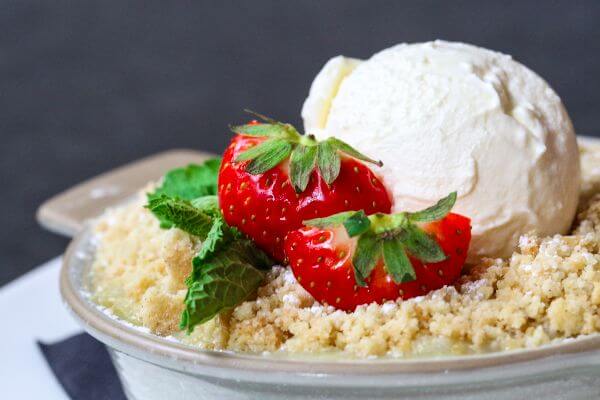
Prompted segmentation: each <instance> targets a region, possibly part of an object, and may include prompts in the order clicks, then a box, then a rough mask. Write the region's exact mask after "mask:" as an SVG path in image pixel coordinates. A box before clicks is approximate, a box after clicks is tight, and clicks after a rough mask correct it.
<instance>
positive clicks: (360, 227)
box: [343, 210, 371, 237]
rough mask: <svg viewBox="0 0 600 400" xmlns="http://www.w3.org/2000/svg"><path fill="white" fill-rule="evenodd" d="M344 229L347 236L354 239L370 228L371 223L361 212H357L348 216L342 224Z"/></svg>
mask: <svg viewBox="0 0 600 400" xmlns="http://www.w3.org/2000/svg"><path fill="white" fill-rule="evenodd" d="M343 224H344V228H346V232H348V236H350V237H355V236H358V235H362V234H363V233H365V232H366V231H367V230H369V228H370V227H371V221H370V220H369V218H368V217H367V215H366V214H365V212H364V211H363V210H360V211H357V212H355V213H354V214H352V215H350V217H349V218H347V219H346V220H345V221H344V222H343Z"/></svg>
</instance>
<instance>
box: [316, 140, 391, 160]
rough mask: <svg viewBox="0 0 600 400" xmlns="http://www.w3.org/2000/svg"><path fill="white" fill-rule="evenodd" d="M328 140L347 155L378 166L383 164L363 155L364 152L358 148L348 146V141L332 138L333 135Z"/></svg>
mask: <svg viewBox="0 0 600 400" xmlns="http://www.w3.org/2000/svg"><path fill="white" fill-rule="evenodd" d="M327 141H328V142H330V143H331V145H332V146H333V147H334V148H335V149H337V150H339V151H341V152H342V153H346V154H348V155H349V156H352V157H354V158H357V159H359V160H361V161H365V162H368V163H371V164H375V165H379V166H380V167H381V166H382V165H383V163H382V162H381V161H377V160H374V159H372V158H370V157H367V156H365V155H364V154H362V153H361V152H359V151H358V150H356V149H355V148H354V147H352V146H350V145H349V144H348V143H346V142H343V141H341V140H340V139H337V138H334V137H330V138H329V139H327Z"/></svg>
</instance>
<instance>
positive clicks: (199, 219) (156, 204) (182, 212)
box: [147, 194, 212, 240]
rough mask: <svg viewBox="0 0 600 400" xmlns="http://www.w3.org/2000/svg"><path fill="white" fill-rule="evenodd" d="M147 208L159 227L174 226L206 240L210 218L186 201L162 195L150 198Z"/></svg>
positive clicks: (210, 222) (210, 223)
mask: <svg viewBox="0 0 600 400" xmlns="http://www.w3.org/2000/svg"><path fill="white" fill-rule="evenodd" d="M147 207H148V208H149V209H150V211H152V213H154V215H156V216H157V217H158V219H159V220H160V221H161V226H163V227H173V226H175V227H177V228H179V229H181V230H183V231H185V232H188V233H189V234H191V235H194V236H198V237H199V238H200V239H202V240H203V239H204V238H206V235H207V234H208V232H209V231H210V228H211V226H212V219H211V217H210V216H208V215H207V214H205V213H204V212H202V211H201V210H200V209H198V208H196V207H194V206H193V205H192V204H191V203H190V202H189V201H187V200H179V199H174V198H171V197H168V196H166V195H164V194H163V195H160V197H152V198H151V199H150V200H149V202H148V206H147Z"/></svg>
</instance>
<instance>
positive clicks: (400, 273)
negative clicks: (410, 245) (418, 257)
mask: <svg viewBox="0 0 600 400" xmlns="http://www.w3.org/2000/svg"><path fill="white" fill-rule="evenodd" d="M383 260H384V262H385V267H386V268H387V271H388V273H389V274H390V275H391V277H392V279H393V280H394V282H396V283H405V282H410V281H414V280H415V279H417V275H416V274H415V270H414V269H413V266H412V264H411V262H410V260H409V258H408V256H407V255H406V252H405V250H404V245H403V244H402V242H401V241H400V240H399V239H398V238H393V239H390V240H384V241H383Z"/></svg>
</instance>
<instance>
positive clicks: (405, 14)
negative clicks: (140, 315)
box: [0, 0, 600, 284]
mask: <svg viewBox="0 0 600 400" xmlns="http://www.w3.org/2000/svg"><path fill="white" fill-rule="evenodd" d="M598 21H600V2H599V1H501V2H500V1H498V2H488V1H481V0H479V1H372V0H371V1H351V2H350V1H332V0H329V1H323V0H321V1H257V0H254V1H238V2H229V1H220V2H217V1H194V2H187V1H177V2H165V1H160V2H158V1H157V2H154V1H144V2H141V1H140V2H129V1H123V0H113V1H72V2H69V1H46V2H36V1H27V0H18V1H6V0H5V1H2V2H1V3H0V138H1V140H0V193H2V196H1V199H2V205H1V207H0V221H1V223H2V228H1V229H0V284H2V283H5V282H7V281H9V280H10V279H12V278H15V277H17V276H19V275H20V274H22V273H24V272H25V271H27V270H28V269H30V268H31V267H33V266H35V265H36V264H39V263H41V262H43V261H45V260H47V259H48V258H50V257H53V256H55V255H58V254H59V253H60V252H61V251H62V250H63V249H64V247H65V245H66V243H67V240H66V239H64V238H61V237H58V236H55V235H53V234H50V233H47V232H44V231H42V230H41V229H40V228H39V227H38V226H37V225H36V223H35V220H34V212H35V209H36V207H37V206H38V205H39V204H40V203H41V202H42V201H43V200H44V199H46V198H48V197H49V196H51V195H53V194H55V193H57V192H59V191H62V190H63V189H66V188H68V187H70V186H72V185H73V184H76V183H78V182H80V181H82V180H84V179H86V178H89V177H92V176H94V175H96V174H98V173H101V172H103V171H106V170H108V169H111V168H113V167H115V166H118V165H120V164H123V163H126V162H128V161H131V160H135V159H137V158H140V157H142V156H145V155H148V154H151V153H155V152H158V151H161V150H165V149H168V148H175V147H189V148H198V149H204V150H210V151H215V152H217V151H220V149H221V148H223V146H224V145H225V143H226V142H227V141H228V139H229V137H230V135H229V133H228V131H227V129H226V127H227V124H228V123H230V122H240V121H243V119H244V118H245V117H244V115H243V113H242V112H241V110H242V109H243V108H244V107H248V108H252V109H255V110H257V111H261V112H264V113H268V114H270V115H272V116H275V117H277V118H279V119H282V120H287V121H291V122H293V123H298V122H299V111H300V107H301V104H302V101H303V99H304V98H305V96H306V94H307V91H308V88H309V85H310V82H311V81H312V78H313V76H314V75H315V73H316V72H317V71H318V70H319V69H320V67H321V66H322V65H323V63H324V62H325V61H326V60H327V59H328V58H329V57H331V56H334V55H337V54H344V55H348V56H355V57H368V56H370V55H371V54H372V53H374V52H376V51H378V50H380V49H383V48H385V47H388V46H390V45H393V44H396V43H398V42H403V41H408V42H414V41H425V40H431V39H435V38H443V39H447V40H458V41H465V42H471V43H474V44H477V45H481V46H485V47H489V48H492V49H496V50H500V51H503V52H506V53H510V54H512V55H513V56H514V57H515V58H516V59H517V60H519V61H521V62H523V63H525V64H526V65H528V66H529V67H531V68H532V69H534V70H536V71H537V72H538V73H540V75H542V76H543V77H544V78H545V79H546V80H548V81H549V82H550V83H551V85H552V86H553V87H554V88H555V89H556V90H557V91H558V93H559V94H560V95H561V97H562V98H563V100H564V102H565V103H566V105H567V108H568V110H569V111H570V113H571V116H572V118H573V121H574V124H575V127H576V129H577V132H578V133H579V134H587V135H595V134H598V133H600V114H599V113H598V112H597V111H596V109H597V107H599V106H600V90H598V89H599V88H600V76H599V74H598V72H599V71H600V24H599V23H598Z"/></svg>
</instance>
